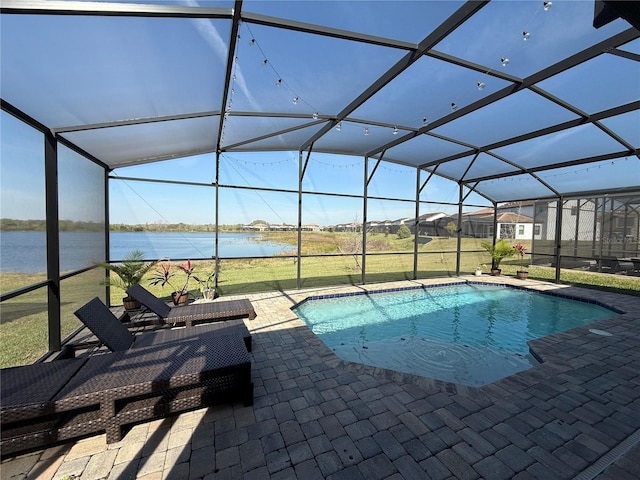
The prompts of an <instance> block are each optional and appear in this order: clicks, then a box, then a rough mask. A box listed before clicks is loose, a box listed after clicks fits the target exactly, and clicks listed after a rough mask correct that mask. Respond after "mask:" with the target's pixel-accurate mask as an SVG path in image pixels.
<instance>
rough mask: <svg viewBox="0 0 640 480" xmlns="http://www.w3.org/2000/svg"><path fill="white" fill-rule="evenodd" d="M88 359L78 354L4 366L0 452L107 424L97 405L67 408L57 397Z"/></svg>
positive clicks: (1, 374)
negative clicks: (49, 360)
mask: <svg viewBox="0 0 640 480" xmlns="http://www.w3.org/2000/svg"><path fill="white" fill-rule="evenodd" d="M85 362H86V359H78V358H75V359H70V360H59V361H56V362H49V363H35V364H33V365H25V366H22V367H11V368H3V369H2V371H1V372H0V377H1V379H2V383H0V405H1V406H0V425H1V428H0V452H1V454H2V456H3V457H4V456H6V455H11V454H14V453H15V452H20V451H24V450H30V449H33V448H39V447H42V446H45V445H49V444H52V443H57V442H59V441H63V440H67V439H70V438H75V437H80V436H83V435H86V434H90V433H93V432H95V431H96V429H97V430H101V429H105V428H106V425H105V423H104V422H103V420H102V419H101V418H100V415H99V412H98V411H97V409H81V410H79V411H75V412H63V411H61V410H59V409H58V407H57V405H56V404H55V402H54V400H53V399H54V398H55V396H56V395H57V394H58V393H59V392H60V390H62V388H64V386H65V385H66V384H67V383H68V382H69V381H70V380H71V378H73V376H74V375H75V374H76V373H77V372H78V371H79V370H80V369H81V367H82V366H83V365H84V364H85ZM72 410H73V409H72Z"/></svg>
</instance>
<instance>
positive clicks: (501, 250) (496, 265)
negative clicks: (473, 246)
mask: <svg viewBox="0 0 640 480" xmlns="http://www.w3.org/2000/svg"><path fill="white" fill-rule="evenodd" d="M480 246H481V247H482V248H484V249H485V250H486V251H487V252H488V253H489V255H491V275H500V272H501V271H502V270H501V269H500V262H502V260H504V259H505V258H507V257H511V256H513V255H515V253H516V250H515V248H513V246H511V244H510V243H509V242H507V241H506V240H505V239H501V240H498V241H497V242H496V243H495V244H493V243H489V242H482V243H481V244H480Z"/></svg>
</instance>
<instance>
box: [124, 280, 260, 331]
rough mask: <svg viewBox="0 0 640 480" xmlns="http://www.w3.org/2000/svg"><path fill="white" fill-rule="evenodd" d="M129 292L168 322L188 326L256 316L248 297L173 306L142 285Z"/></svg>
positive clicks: (130, 289)
mask: <svg viewBox="0 0 640 480" xmlns="http://www.w3.org/2000/svg"><path fill="white" fill-rule="evenodd" d="M127 294H128V295H130V296H132V297H133V298H135V299H136V300H138V301H139V302H140V303H141V304H142V305H144V306H145V307H147V308H148V309H149V310H151V311H152V312H153V313H155V314H156V315H158V317H160V318H161V319H162V320H163V321H165V322H167V323H183V322H184V324H185V325H186V326H187V327H191V326H193V325H194V323H195V322H211V321H215V320H225V319H229V318H237V317H249V320H253V319H254V318H256V311H255V309H254V308H253V305H251V302H250V301H249V300H248V299H246V298H242V299H239V300H222V301H215V302H205V303H197V304H195V303H192V304H189V305H185V306H182V307H174V308H172V307H170V306H169V305H167V304H166V303H165V302H163V301H162V300H161V299H159V298H158V297H156V296H155V295H153V294H152V293H151V292H149V290H147V289H146V288H144V287H143V286H142V285H134V286H133V287H131V288H129V289H128V290H127Z"/></svg>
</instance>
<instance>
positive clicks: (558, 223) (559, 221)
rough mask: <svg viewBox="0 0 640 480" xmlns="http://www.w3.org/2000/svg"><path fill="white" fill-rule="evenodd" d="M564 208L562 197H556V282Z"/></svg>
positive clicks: (558, 271)
mask: <svg viewBox="0 0 640 480" xmlns="http://www.w3.org/2000/svg"><path fill="white" fill-rule="evenodd" d="M563 208H564V197H562V196H560V197H559V198H558V211H557V212H556V248H555V250H556V276H555V281H556V283H558V282H560V262H561V261H562V251H561V248H562V210H563Z"/></svg>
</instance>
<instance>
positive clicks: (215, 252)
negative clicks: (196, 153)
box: [213, 150, 220, 294]
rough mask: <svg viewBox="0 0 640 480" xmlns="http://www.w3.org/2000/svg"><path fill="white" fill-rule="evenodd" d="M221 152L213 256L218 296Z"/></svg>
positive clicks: (215, 285) (217, 167) (217, 177)
mask: <svg viewBox="0 0 640 480" xmlns="http://www.w3.org/2000/svg"><path fill="white" fill-rule="evenodd" d="M219 197H220V150H217V151H216V189H215V194H214V198H215V202H216V205H215V210H214V222H215V224H216V229H215V231H214V237H213V238H214V240H213V244H214V248H213V256H214V261H215V264H214V266H213V271H214V272H216V280H215V284H214V289H215V292H216V294H218V279H219V277H220V256H219V253H220V252H219V251H218V248H219V242H220V226H219V223H218V221H219V219H220V207H219V205H220V198H219Z"/></svg>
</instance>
